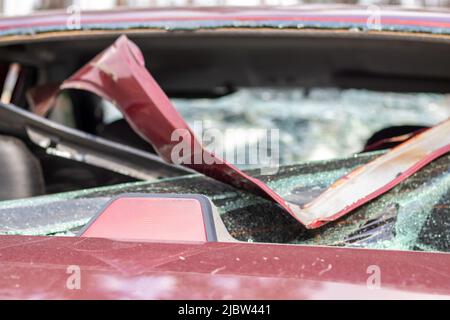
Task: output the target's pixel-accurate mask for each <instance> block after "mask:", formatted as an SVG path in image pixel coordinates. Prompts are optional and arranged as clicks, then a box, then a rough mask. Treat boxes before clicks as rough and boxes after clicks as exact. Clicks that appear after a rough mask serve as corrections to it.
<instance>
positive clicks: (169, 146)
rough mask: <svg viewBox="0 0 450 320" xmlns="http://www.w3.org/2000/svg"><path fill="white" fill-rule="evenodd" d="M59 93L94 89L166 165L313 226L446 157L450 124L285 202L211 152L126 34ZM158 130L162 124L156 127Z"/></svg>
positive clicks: (42, 106)
mask: <svg viewBox="0 0 450 320" xmlns="http://www.w3.org/2000/svg"><path fill="white" fill-rule="evenodd" d="M60 89H80V90H86V91H90V92H92V93H94V94H97V95H98V96H100V97H102V98H104V99H106V100H108V101H110V102H113V103H114V104H115V105H116V106H117V108H118V109H119V110H120V111H121V112H122V114H123V115H124V117H125V119H126V120H127V121H128V123H129V124H130V125H131V127H132V128H133V129H134V130H135V131H136V132H137V133H138V134H140V135H141V136H142V138H144V139H145V140H147V141H148V142H149V143H151V144H152V145H153V147H154V148H155V150H156V151H157V152H158V153H159V155H160V156H161V157H162V158H163V159H164V160H166V161H167V162H175V163H178V164H182V165H185V166H187V167H189V168H191V169H194V170H196V171H198V172H200V173H203V174H205V175H207V176H209V177H212V178H214V179H217V180H219V181H222V182H224V183H227V184H230V185H233V186H234V187H237V188H239V189H244V190H247V191H250V192H252V193H254V194H257V195H260V196H262V197H264V198H266V199H269V200H271V201H274V202H276V203H278V204H279V205H280V206H281V207H282V208H283V209H284V210H286V211H287V212H288V213H289V214H291V215H292V216H293V217H294V218H295V219H296V220H298V221H299V222H301V223H302V224H303V225H305V226H306V227H307V228H312V229H313V228H318V227H320V226H322V225H324V224H326V223H328V222H330V221H334V220H336V219H338V218H340V217H342V216H344V215H345V214H347V213H349V212H351V211H352V210H354V209H356V208H358V207H359V206H361V205H363V204H365V203H367V202H369V201H370V200H372V199H374V198H375V197H378V196H379V195H381V194H383V193H385V192H387V191H388V190H390V189H391V188H393V187H394V186H396V185H397V184H398V183H400V182H401V181H403V180H405V179H406V178H408V177H409V176H411V175H412V174H414V173H415V172H416V171H418V170H419V169H420V168H422V167H423V166H424V165H426V164H428V163H429V162H431V161H432V160H434V159H436V158H437V157H439V156H441V155H442V154H445V153H447V152H448V151H449V150H450V144H449V143H448V142H447V140H446V139H442V137H447V136H449V133H450V132H449V131H450V121H448V122H444V123H442V124H440V125H438V126H436V127H433V128H432V129H429V130H426V131H424V132H423V133H421V134H419V135H417V136H415V137H414V138H413V139H411V140H408V141H407V142H405V143H402V144H400V145H399V146H398V147H396V148H395V149H393V150H392V151H390V152H388V153H386V154H384V155H382V156H380V157H378V158H377V159H375V160H374V161H372V162H370V163H368V164H366V165H364V166H361V167H359V168H357V169H355V170H354V171H352V172H350V173H349V174H348V175H346V176H344V177H343V178H341V179H339V180H337V181H336V182H335V183H333V184H332V185H331V186H330V187H329V188H328V189H327V190H325V191H324V192H323V193H321V194H320V195H319V196H318V197H317V198H315V199H312V201H310V202H308V203H306V204H304V203H301V201H299V199H297V198H296V197H291V198H289V199H286V198H283V197H282V196H280V195H279V194H278V193H276V192H275V191H274V190H272V189H271V188H270V187H269V186H268V185H266V184H265V183H264V182H262V181H261V180H259V179H256V178H253V177H251V176H250V175H248V174H246V173H244V172H242V171H240V170H239V169H238V168H236V167H234V166H233V165H231V164H229V163H227V162H226V161H224V160H223V159H221V158H219V157H217V156H216V155H215V154H213V153H211V152H209V151H208V150H206V149H205V148H204V147H203V146H202V145H201V143H200V142H199V141H198V140H197V139H196V138H195V135H194V133H193V132H192V130H191V129H190V128H189V126H188V125H187V123H186V122H185V121H184V119H183V118H182V116H181V115H180V114H179V113H178V112H177V111H176V109H175V108H174V106H173V105H172V103H171V102H170V100H169V98H168V97H167V96H166V95H165V93H164V92H163V91H162V89H161V88H160V87H159V85H158V84H157V82H156V81H155V80H154V79H153V77H152V76H151V75H150V73H149V72H148V71H147V70H146V69H145V62H144V58H143V55H142V53H141V51H140V50H139V48H138V47H137V46H136V45H135V44H134V43H133V42H131V41H129V40H128V38H127V37H126V36H121V37H120V38H119V39H118V40H116V42H115V43H114V44H113V45H112V46H110V47H109V48H107V49H105V50H104V51H103V52H102V53H100V54H99V55H97V56H96V57H95V58H94V59H92V60H91V61H90V62H89V63H88V64H86V65H85V66H84V67H82V68H81V69H80V70H79V71H77V72H76V73H75V74H74V75H72V76H71V77H70V78H69V79H67V80H66V81H64V82H63V83H62V85H61V86H60ZM52 100H53V99H49V98H47V97H44V98H43V97H41V100H40V101H38V102H37V103H36V105H37V107H36V109H37V110H43V111H46V110H49V109H50V107H51V106H52V105H51V104H50V102H51V101H52ZM155 124H156V125H155ZM176 130H183V131H182V132H181V136H180V137H181V138H188V141H189V145H190V152H188V154H183V155H181V154H175V153H174V150H175V149H176V148H177V146H178V144H179V140H174V139H172V134H173V133H174V132H175V131H176Z"/></svg>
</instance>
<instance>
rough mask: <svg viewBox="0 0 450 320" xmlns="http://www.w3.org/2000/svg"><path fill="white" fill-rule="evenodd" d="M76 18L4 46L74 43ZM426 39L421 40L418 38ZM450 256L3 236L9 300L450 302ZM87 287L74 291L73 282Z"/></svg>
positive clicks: (166, 17)
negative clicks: (49, 40)
mask: <svg viewBox="0 0 450 320" xmlns="http://www.w3.org/2000/svg"><path fill="white" fill-rule="evenodd" d="M377 15H378V16H377V19H378V22H379V27H380V29H379V30H378V32H416V33H418V34H420V33H426V34H430V33H434V34H438V35H439V36H442V37H445V36H446V34H450V12H446V13H442V12H432V11H402V10H391V9H390V10H384V9H380V11H379V12H377ZM372 16H373V12H370V11H368V10H366V9H365V8H362V7H358V8H352V7H342V6H335V7H319V8H318V7H306V8H303V9H301V8H300V9H295V8H286V9H280V8H277V9H272V8H266V9H256V8H249V9H236V8H219V9H159V10H121V11H108V12H86V13H83V14H82V15H81V29H84V30H87V31H76V32H89V31H92V32H94V31H95V30H97V31H99V30H103V31H104V30H110V31H111V30H116V31H115V32H117V29H120V30H123V31H124V32H125V31H127V30H128V29H132V30H135V29H136V28H156V29H161V28H164V26H168V29H177V28H180V29H186V28H187V29H189V28H226V27H230V26H233V25H234V26H238V27H241V28H242V27H247V28H252V27H255V26H263V25H264V26H266V27H267V28H272V27H275V26H277V25H278V26H280V27H281V28H284V27H286V28H291V27H293V26H294V25H295V26H297V27H298V28H302V29H303V28H305V29H308V28H309V27H310V28H316V29H317V28H318V29H328V30H329V29H332V30H334V29H337V30H342V29H347V30H349V29H352V28H360V27H361V28H364V26H367V21H368V19H371V17H372ZM68 17H69V14H66V13H49V14H39V15H32V16H28V17H17V18H5V19H2V20H0V40H1V39H3V40H4V41H13V42H20V41H22V40H21V39H23V37H28V38H30V37H31V38H32V37H39V36H40V35H41V34H42V35H45V36H49V35H51V36H61V37H63V36H64V37H67V35H68V34H67V32H75V31H74V30H71V29H68V27H67V24H66V22H67V19H68ZM415 36H419V35H415ZM449 267H450V255H449V254H446V253H426V252H412V251H391V250H367V249H350V248H336V247H319V246H300V245H272V244H254V243H196V242H192V243H170V242H167V243H155V242H124V241H114V240H108V239H95V238H79V237H72V238H65V237H33V236H0V298H10V299H18V298H19V299H22V298H24V299H61V298H63V299H101V298H106V299H110V298H111V299H116V298H118V299H318V298H323V299H328V298H331V299H341V298H353V299H366V298H368V299H370V298H375V299H379V298H383V299H386V298H387V299H390V298H392V299H415V298H425V299H427V298H430V299H437V298H444V299H448V298H450V273H449V270H450V268H449ZM75 274H76V275H77V276H78V277H79V286H75V287H74V286H71V285H70V281H72V280H73V278H72V276H73V275H75Z"/></svg>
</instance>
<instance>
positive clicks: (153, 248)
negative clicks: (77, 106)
mask: <svg viewBox="0 0 450 320" xmlns="http://www.w3.org/2000/svg"><path fill="white" fill-rule="evenodd" d="M449 265H450V254H441V253H425V252H406V251H388V250H386V251H385V250H364V249H344V248H331V247H307V246H292V245H262V244H245V243H205V244H196V243H184V244H183V243H178V244H175V243H139V242H119V241H111V240H107V239H95V238H60V237H25V236H0V297H1V298H34V299H38V298H47V299H56V298H67V299H94V298H107V299H108V298H118V299H127V298H136V299H138V298H142V299H222V298H224V299H240V298H242V299H311V298H325V299H327V298H336V299H339V298H342V299H345V298H353V299H364V298H369V299H370V298H384V299H391V298H392V299H394V298H397V299H408V298H446V299H449V298H450V274H449V268H448V266H449ZM69 266H78V267H79V268H80V271H81V274H80V275H81V282H80V284H81V289H80V290H70V289H68V288H67V287H66V282H67V279H68V278H69V276H70V275H71V274H68V273H67V268H68V267H69ZM370 266H375V268H379V270H380V274H381V279H380V281H381V282H380V287H379V288H377V287H370V286H369V287H368V286H367V283H368V281H369V284H370V283H371V282H370V278H369V277H370V276H371V275H373V274H372V273H370V272H369V273H368V270H369V271H370V270H372V269H371V268H374V267H370Z"/></svg>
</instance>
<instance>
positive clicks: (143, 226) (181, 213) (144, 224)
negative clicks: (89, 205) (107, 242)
mask: <svg viewBox="0 0 450 320" xmlns="http://www.w3.org/2000/svg"><path fill="white" fill-rule="evenodd" d="M82 236H83V237H97V238H113V239H122V240H124V239H127V240H154V241H155V240H157V241H207V237H206V231H205V224H204V222H203V214H202V207H201V204H200V202H199V201H198V200H196V199H177V198H136V197H135V198H132V197H127V198H121V199H116V200H114V201H113V202H112V203H111V204H109V205H108V207H107V208H106V209H105V210H104V211H103V212H102V213H101V214H100V215H99V216H98V217H97V219H96V220H95V221H93V223H92V224H91V225H90V226H89V227H88V228H87V229H86V230H85V232H84V233H83V235H82Z"/></svg>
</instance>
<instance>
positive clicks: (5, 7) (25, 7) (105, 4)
mask: <svg viewBox="0 0 450 320" xmlns="http://www.w3.org/2000/svg"><path fill="white" fill-rule="evenodd" d="M312 3H349V4H355V3H357V4H361V5H373V4H389V5H401V6H405V7H412V8H414V7H450V0H381V1H380V0H338V1H330V0H321V1H317V0H316V1H311V0H97V1H92V0H20V1H18V0H0V14H2V15H8V16H14V15H25V14H28V13H30V12H33V11H37V10H49V9H61V8H66V7H68V6H70V5H72V4H77V5H79V6H80V8H81V9H82V10H96V9H110V8H115V7H123V6H127V7H149V6H150V7H157V6H160V7H162V6H184V7H186V6H252V5H253V6H254V5H263V6H265V5H266V6H270V5H272V6H273V5H285V6H288V5H298V4H312Z"/></svg>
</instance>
